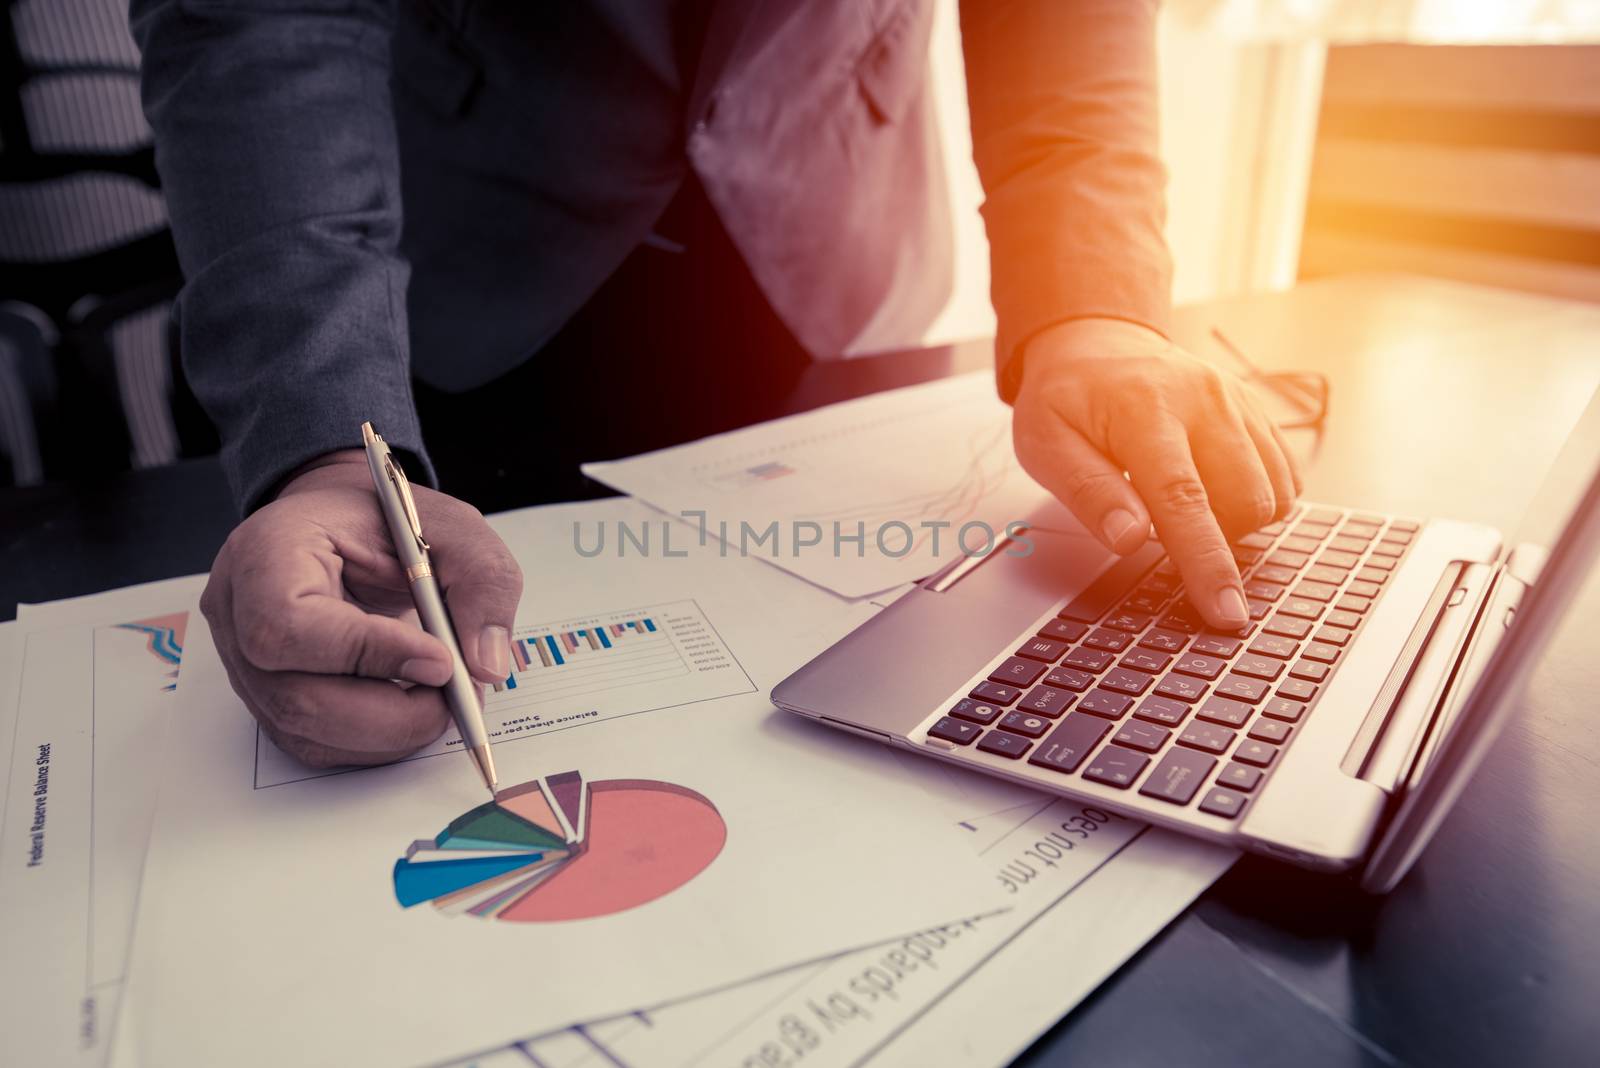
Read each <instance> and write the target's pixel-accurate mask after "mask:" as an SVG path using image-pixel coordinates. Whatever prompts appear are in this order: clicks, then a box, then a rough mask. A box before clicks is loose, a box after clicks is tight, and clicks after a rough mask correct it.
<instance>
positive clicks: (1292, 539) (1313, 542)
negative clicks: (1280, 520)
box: [1278, 534, 1322, 553]
mask: <svg viewBox="0 0 1600 1068" xmlns="http://www.w3.org/2000/svg"><path fill="white" fill-rule="evenodd" d="M1278 547H1279V548H1280V549H1286V550H1288V551H1289V552H1292V553H1314V552H1316V551H1317V550H1318V549H1320V548H1322V546H1321V545H1319V544H1318V543H1317V539H1316V538H1302V537H1301V536H1300V535H1298V534H1290V535H1289V536H1288V537H1287V538H1284V539H1283V541H1282V542H1280V543H1279V545H1278Z"/></svg>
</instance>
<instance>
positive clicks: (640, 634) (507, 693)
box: [255, 598, 756, 789]
mask: <svg viewBox="0 0 1600 1068" xmlns="http://www.w3.org/2000/svg"><path fill="white" fill-rule="evenodd" d="M510 643H511V672H510V674H508V675H507V676H506V678H505V679H504V680H503V681H501V682H500V683H498V684H496V685H495V686H494V687H493V688H491V689H490V690H489V691H488V692H487V693H486V694H485V695H484V703H483V719H484V725H485V726H486V727H487V728H488V731H489V743H490V744H491V745H499V744H501V743H504V742H508V741H514V740H516V739H519V738H526V737H530V736H532V735H536V734H549V733H551V732H554V731H560V730H570V729H573V728H579V727H583V726H586V725H589V724H593V723H601V722H604V721H606V720H609V719H617V718H619V717H622V716H635V715H641V714H644V713H651V712H662V711H666V710H668V709H673V708H681V707H683V706H684V705H690V704H695V703H697V702H700V701H711V700H715V699H717V698H719V697H729V696H732V695H734V694H741V693H753V692H755V689H756V686H755V683H753V682H752V681H751V680H750V676H749V675H748V674H747V673H746V672H745V670H744V668H743V667H742V666H741V665H740V664H739V661H738V659H737V658H736V657H735V656H734V655H733V652H732V650H730V649H729V648H728V646H727V645H726V644H725V643H724V642H723V640H722V637H721V635H719V634H718V633H717V629H716V627H715V626H713V625H712V623H711V621H710V620H709V619H708V618H706V614H705V612H704V611H703V610H702V609H701V607H700V605H699V603H698V602H697V601H695V600H694V599H693V598H686V599H684V600H680V601H669V602H665V603H662V604H653V605H637V606H632V607H628V608H621V609H616V610H613V611H605V612H595V613H590V614H586V615H578V616H569V617H567V618H565V619H556V620H548V621H545V622H541V623H533V624H523V625H519V626H518V627H517V628H516V629H515V631H514V632H513V633H512V635H511V639H510ZM460 745H461V738H460V736H459V735H458V734H457V733H456V730H455V728H454V727H452V728H450V729H449V730H447V731H446V732H445V733H444V735H443V736H442V737H440V738H439V739H438V740H437V741H435V742H434V743H433V744H432V745H429V746H427V747H426V748H424V749H422V750H420V751H418V752H417V753H414V754H412V755H411V756H410V757H407V758H406V759H407V760H421V759H425V758H428V757H433V756H438V755H440V754H442V753H448V752H451V751H453V750H456V749H459V748H460ZM346 770H349V769H323V770H312V769H309V768H306V767H304V766H302V765H300V764H299V763H297V762H296V761H295V760H293V759H292V758H290V757H289V756H287V755H286V754H284V753H283V752H282V751H281V750H279V749H278V748H277V747H276V746H275V745H273V744H272V742H271V741H270V740H269V739H267V738H266V736H265V735H258V738H257V746H256V769H255V786H256V788H257V789H261V788H264V787H269V786H279V785H282V784H284V783H289V782H298V781H301V780H303V779H308V778H316V777H319V776H323V775H330V774H338V773H340V772H341V771H346Z"/></svg>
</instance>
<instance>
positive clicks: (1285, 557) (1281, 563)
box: [1267, 549, 1311, 571]
mask: <svg viewBox="0 0 1600 1068" xmlns="http://www.w3.org/2000/svg"><path fill="white" fill-rule="evenodd" d="M1310 562H1311V557H1309V556H1307V555H1306V554H1305V553H1297V552H1291V551H1290V550H1288V549H1279V550H1278V551H1277V552H1275V553H1273V554H1272V555H1271V556H1269V557H1267V563H1269V564H1275V565H1277V566H1278V567H1286V568H1288V569H1289V570H1291V571H1299V570H1300V569H1301V568H1302V567H1305V566H1306V565H1307V564H1309V563H1310Z"/></svg>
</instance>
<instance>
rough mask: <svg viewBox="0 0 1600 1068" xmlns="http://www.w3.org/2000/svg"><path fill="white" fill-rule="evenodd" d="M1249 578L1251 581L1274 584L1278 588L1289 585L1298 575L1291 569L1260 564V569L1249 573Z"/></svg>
mask: <svg viewBox="0 0 1600 1068" xmlns="http://www.w3.org/2000/svg"><path fill="white" fill-rule="evenodd" d="M1250 577H1251V578H1253V579H1260V580H1261V581H1262V582H1276V583H1277V584H1278V585H1280V586H1287V585H1289V583H1291V582H1293V581H1294V580H1295V579H1297V578H1299V577H1300V574H1299V572H1297V571H1296V570H1295V569H1294V568H1292V567H1279V566H1278V565H1277V564H1262V565H1261V566H1260V567H1258V568H1256V569H1255V570H1254V571H1252V572H1251V573H1250Z"/></svg>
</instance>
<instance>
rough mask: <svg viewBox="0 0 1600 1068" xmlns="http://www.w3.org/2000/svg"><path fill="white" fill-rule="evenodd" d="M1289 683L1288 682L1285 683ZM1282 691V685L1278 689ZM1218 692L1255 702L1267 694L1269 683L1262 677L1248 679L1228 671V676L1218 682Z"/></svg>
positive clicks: (1225, 695)
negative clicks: (1262, 679)
mask: <svg viewBox="0 0 1600 1068" xmlns="http://www.w3.org/2000/svg"><path fill="white" fill-rule="evenodd" d="M1285 685H1287V683H1285ZM1278 692H1279V693H1282V692H1283V690H1282V687H1280V688H1279V690H1278ZM1217 693H1220V694H1221V695H1222V696H1224V697H1233V698H1237V699H1238V700H1240V701H1248V702H1250V703H1251V704H1255V703H1256V702H1257V701H1259V700H1261V699H1262V698H1263V697H1265V696H1266V695H1267V684H1266V683H1265V682H1262V681H1261V680H1260V679H1247V678H1245V677H1244V676H1243V675H1235V674H1233V673H1232V672H1229V673H1228V677H1227V678H1225V679H1223V680H1222V681H1221V682H1219V683H1217Z"/></svg>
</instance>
